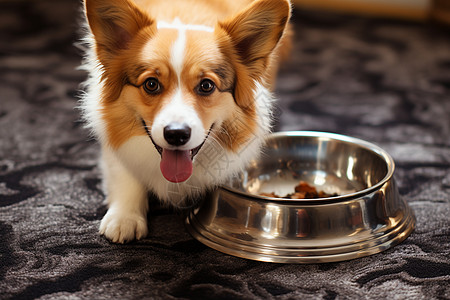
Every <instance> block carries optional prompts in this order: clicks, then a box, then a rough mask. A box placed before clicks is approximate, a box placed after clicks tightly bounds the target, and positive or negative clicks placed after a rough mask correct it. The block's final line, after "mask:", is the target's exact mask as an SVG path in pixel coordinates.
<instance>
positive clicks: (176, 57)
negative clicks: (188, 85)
mask: <svg viewBox="0 0 450 300" xmlns="http://www.w3.org/2000/svg"><path fill="white" fill-rule="evenodd" d="M156 27H157V28H158V29H163V28H165V29H175V30H178V37H177V39H176V41H175V42H174V43H173V45H172V49H171V53H170V54H171V57H170V60H171V64H172V67H173V68H174V70H175V72H176V73H177V75H178V83H181V82H180V76H181V71H182V69H183V61H184V56H185V48H186V31H187V30H195V31H206V32H214V28H213V27H209V26H205V25H197V24H183V23H182V22H181V21H180V19H179V18H175V20H174V21H173V22H172V23H168V22H165V21H159V22H158V24H157V25H156Z"/></svg>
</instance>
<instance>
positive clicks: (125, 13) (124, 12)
mask: <svg viewBox="0 0 450 300" xmlns="http://www.w3.org/2000/svg"><path fill="white" fill-rule="evenodd" d="M85 10H86V16H87V19H88V22H89V26H90V28H91V30H92V33H93V34H94V37H95V41H96V44H97V51H99V52H103V54H104V55H108V54H109V55H111V54H112V55H114V54H116V53H117V52H118V51H120V50H122V49H126V48H127V47H128V44H129V42H130V41H131V39H132V38H133V37H134V36H135V34H136V33H138V32H139V30H141V29H142V28H144V27H147V26H150V25H152V24H153V20H152V19H150V18H149V17H148V16H147V15H146V14H145V13H144V12H142V11H141V10H140V9H139V8H138V7H137V6H136V5H135V4H134V3H133V2H131V1H129V0H114V1H110V0H85Z"/></svg>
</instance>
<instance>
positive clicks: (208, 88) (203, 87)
mask: <svg viewBox="0 0 450 300" xmlns="http://www.w3.org/2000/svg"><path fill="white" fill-rule="evenodd" d="M215 89H216V85H215V84H214V82H213V81H212V80H210V79H203V80H202V81H201V82H200V84H199V85H198V88H197V92H198V93H199V94H200V95H203V96H207V95H210V94H212V93H213V92H214V90H215Z"/></svg>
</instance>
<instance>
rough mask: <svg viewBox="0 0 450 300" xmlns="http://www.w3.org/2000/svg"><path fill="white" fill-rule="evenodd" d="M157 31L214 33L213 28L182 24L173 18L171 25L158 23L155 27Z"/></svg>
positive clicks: (163, 22)
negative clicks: (172, 30) (175, 30)
mask: <svg viewBox="0 0 450 300" xmlns="http://www.w3.org/2000/svg"><path fill="white" fill-rule="evenodd" d="M156 27H157V28H158V29H160V28H168V29H177V30H197V31H206V32H214V27H210V26H206V25H198V24H183V23H181V21H180V19H178V18H175V20H174V21H173V22H172V23H168V22H165V21H159V22H158V24H157V25H156Z"/></svg>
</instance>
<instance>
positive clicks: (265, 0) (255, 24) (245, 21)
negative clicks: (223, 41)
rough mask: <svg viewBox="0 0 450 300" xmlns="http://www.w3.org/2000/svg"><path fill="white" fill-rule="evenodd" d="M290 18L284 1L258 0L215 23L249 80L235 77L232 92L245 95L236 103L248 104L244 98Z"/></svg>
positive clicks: (246, 96)
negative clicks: (222, 32)
mask: <svg viewBox="0 0 450 300" xmlns="http://www.w3.org/2000/svg"><path fill="white" fill-rule="evenodd" d="M290 15H291V5H290V2H289V1H288V0H258V1H254V2H253V3H252V4H250V5H249V7H247V8H246V9H244V10H243V11H242V12H240V13H239V14H237V15H236V16H234V17H233V18H231V19H229V20H226V21H224V22H220V23H219V27H220V28H221V29H223V30H224V31H225V32H226V33H227V35H228V36H229V37H230V39H231V44H232V47H233V48H234V53H235V55H237V57H238V60H239V61H240V64H241V68H240V69H245V72H247V74H246V75H247V76H242V77H249V78H251V80H250V81H251V82H245V80H243V78H238V80H237V86H236V90H235V93H237V94H239V93H243V94H247V95H242V97H241V99H236V101H237V102H238V104H241V105H243V106H245V105H248V104H249V103H247V102H248V101H250V99H245V98H248V96H250V97H252V95H249V94H248V90H249V89H250V90H253V88H254V82H253V81H254V80H260V79H261V77H262V76H263V75H264V72H265V70H266V69H267V68H268V63H269V56H270V55H271V53H272V52H273V50H274V49H275V47H276V46H277V44H278V42H279V40H280V38H281V37H282V36H283V33H284V31H285V29H286V26H287V23H288V21H289V18H290ZM242 67H243V68H242ZM242 71H244V70H242ZM237 76H238V77H239V74H237ZM239 85H245V86H241V87H240V86H239ZM249 85H250V86H249ZM245 90H247V92H245ZM236 97H239V95H236ZM242 98H243V99H242ZM239 102H242V103H239Z"/></svg>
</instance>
